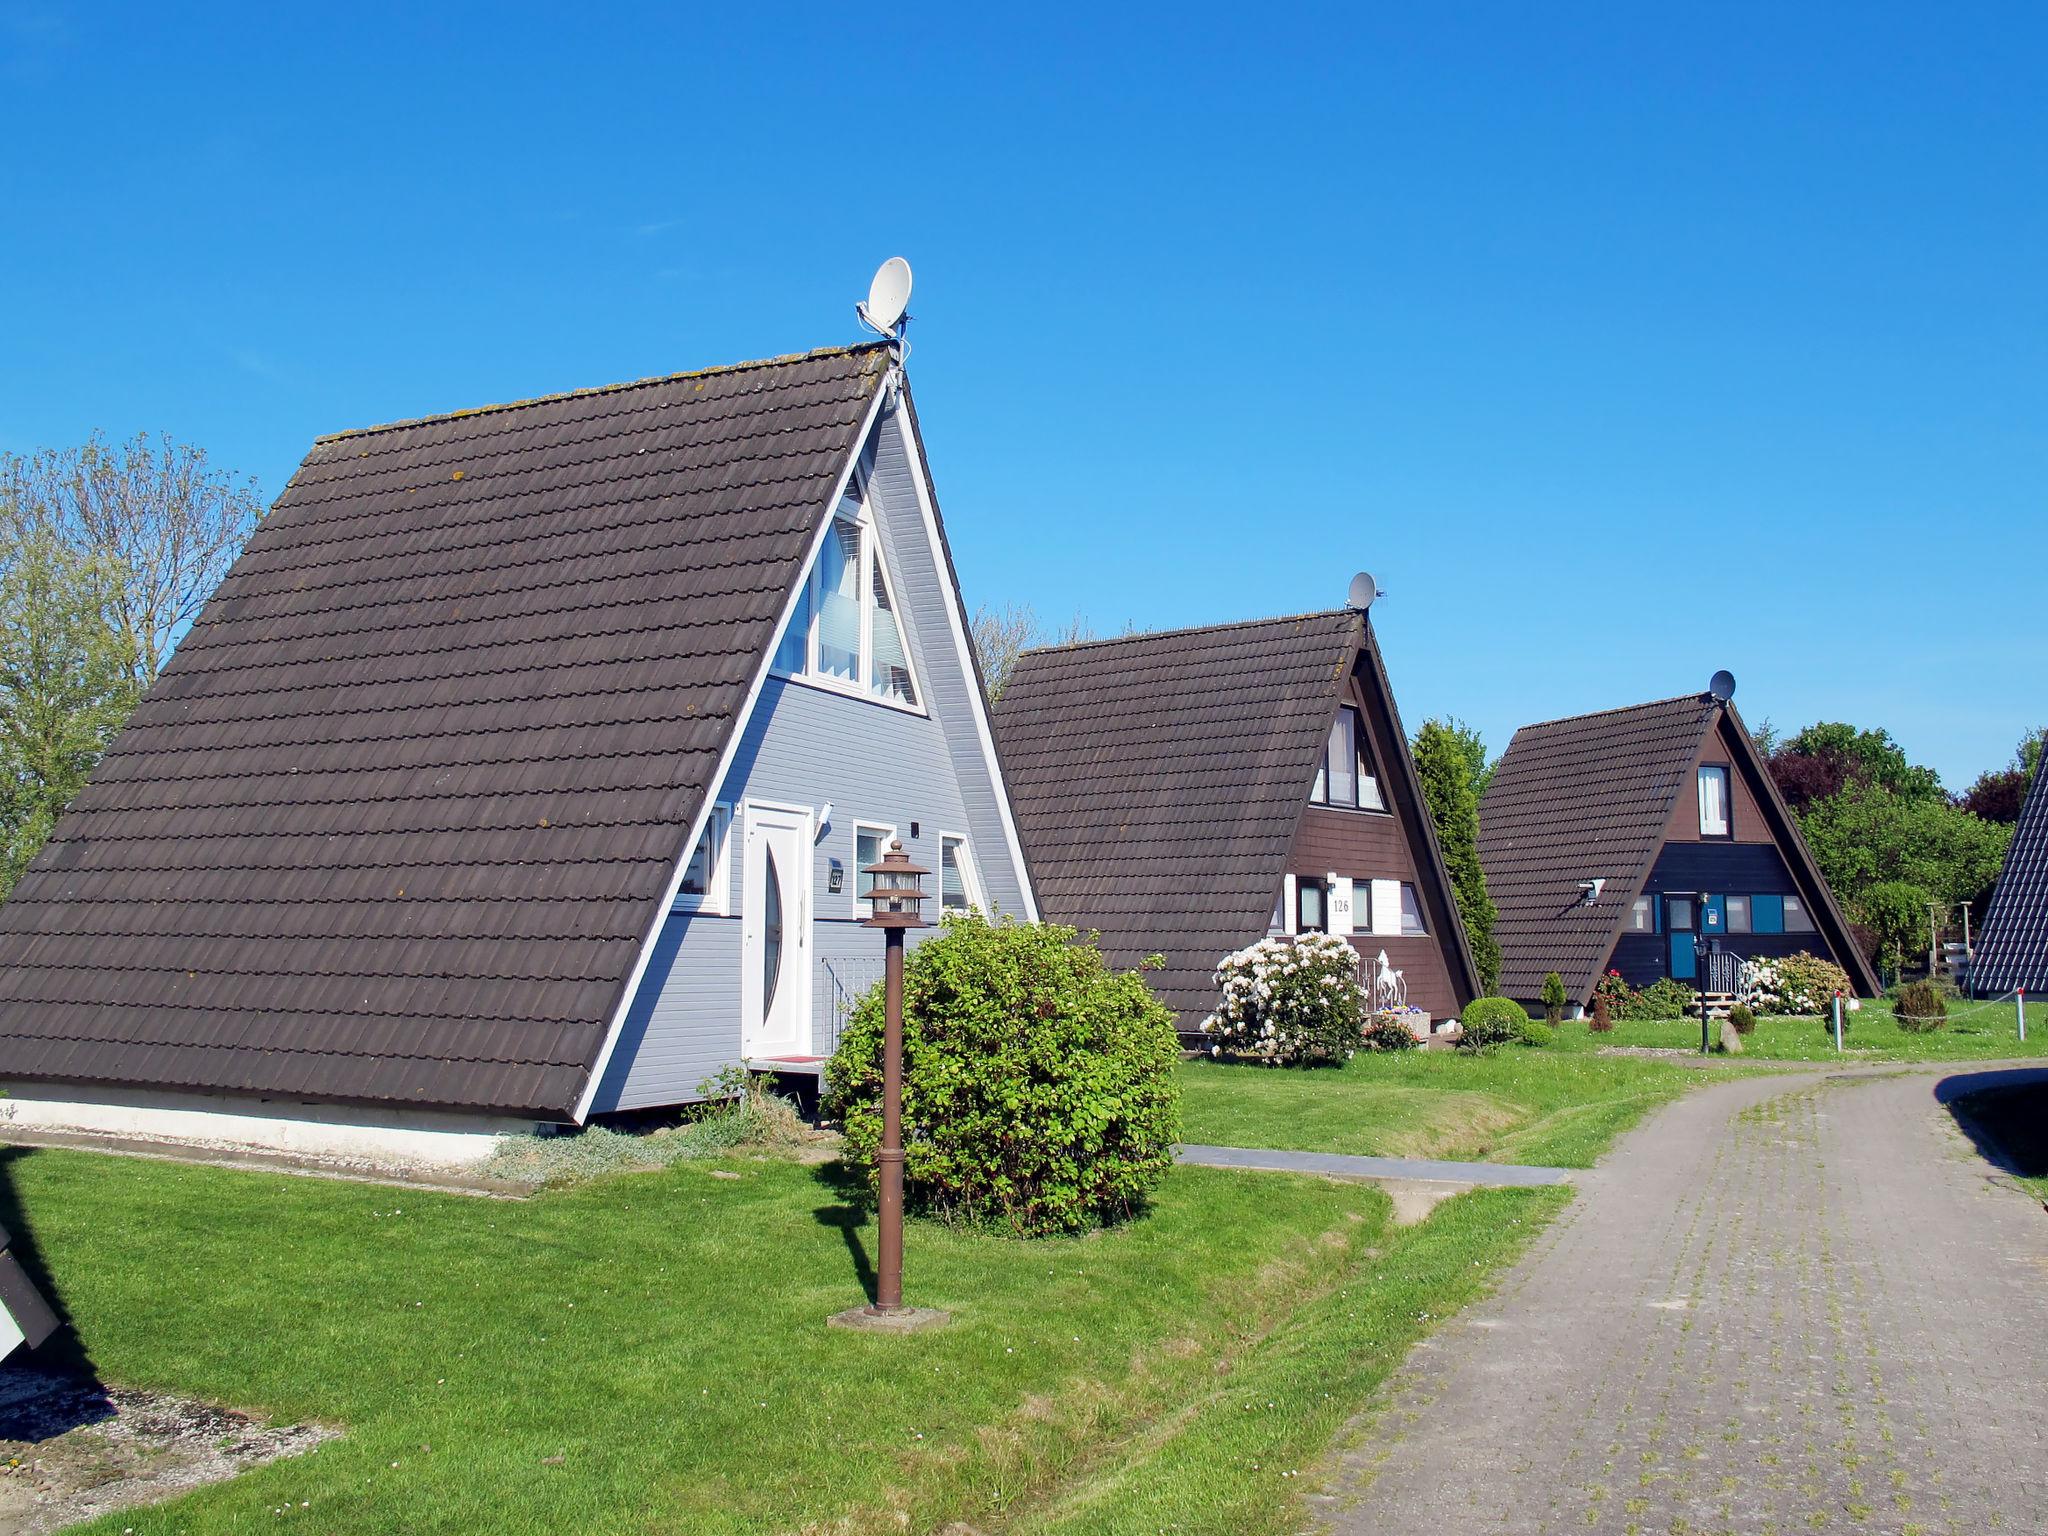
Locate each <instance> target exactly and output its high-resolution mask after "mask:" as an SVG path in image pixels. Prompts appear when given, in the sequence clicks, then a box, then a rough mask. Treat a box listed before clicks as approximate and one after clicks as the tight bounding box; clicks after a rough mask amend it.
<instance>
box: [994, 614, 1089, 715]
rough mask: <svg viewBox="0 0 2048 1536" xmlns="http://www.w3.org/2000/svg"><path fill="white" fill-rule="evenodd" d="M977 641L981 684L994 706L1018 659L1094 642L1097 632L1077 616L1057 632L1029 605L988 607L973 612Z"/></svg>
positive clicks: (1015, 667) (1014, 669)
mask: <svg viewBox="0 0 2048 1536" xmlns="http://www.w3.org/2000/svg"><path fill="white" fill-rule="evenodd" d="M968 630H969V632H970V633H971V634H972V635H973V637H974V652H975V654H976V655H977V656H979V657H980V658H981V680H982V683H983V685H984V686H985V687H986V688H987V689H988V700H989V702H990V703H991V704H993V703H994V702H995V701H996V700H997V699H999V698H1001V697H1002V696H1003V689H1004V688H1006V687H1007V686H1008V685H1009V682H1010V674H1011V673H1012V672H1014V671H1016V670H1017V658H1018V657H1020V656H1022V655H1023V654H1024V653H1025V652H1026V651H1029V650H1035V649H1037V648H1038V647H1040V646H1047V645H1079V644H1080V643H1081V642H1082V641H1084V640H1092V639H1094V638H1095V632H1094V631H1093V630H1092V629H1090V628H1089V627H1088V625H1087V623H1086V622H1085V621H1083V620H1082V619H1081V618H1080V617H1079V616H1078V615H1077V616H1076V617H1075V618H1073V619H1072V620H1070V621H1069V622H1067V623H1066V624H1064V625H1062V626H1061V627H1060V628H1058V629H1051V628H1048V627H1047V626H1046V625H1045V623H1044V622H1043V621H1041V620H1040V619H1039V617H1038V611H1037V610H1036V609H1034V608H1033V607H1032V606H1031V605H1030V604H1029V603H1005V604H1004V605H1003V606H1002V607H1000V608H991V607H989V606H988V605H987V604H986V603H984V604H982V606H981V607H979V608H977V609H975V610H974V618H973V620H972V621H971V622H970V623H969V624H968Z"/></svg>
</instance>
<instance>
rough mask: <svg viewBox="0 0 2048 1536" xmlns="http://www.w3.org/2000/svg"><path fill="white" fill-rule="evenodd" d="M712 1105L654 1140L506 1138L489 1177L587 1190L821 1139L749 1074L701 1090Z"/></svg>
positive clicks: (593, 1130) (737, 1070)
mask: <svg viewBox="0 0 2048 1536" xmlns="http://www.w3.org/2000/svg"><path fill="white" fill-rule="evenodd" d="M697 1092H698V1093H699V1094H701V1095H702V1096H703V1098H704V1102H703V1103H702V1104H699V1105H697V1106H696V1107H695V1109H694V1110H693V1111H692V1112H691V1115H690V1118H689V1119H687V1120H685V1121H684V1122H683V1123H682V1124H680V1125H671V1126H663V1127H661V1128H660V1129H658V1130H654V1131H648V1132H644V1133H642V1132H633V1131H615V1130H613V1129H611V1128H610V1127H609V1126H602V1125H592V1126H586V1127H585V1128H584V1129H582V1130H580V1131H574V1132H568V1133H561V1134H554V1135H547V1136H505V1137H501V1138H500V1139H499V1141H498V1145H497V1148H496V1150H494V1151H493V1152H492V1153H491V1157H490V1161H489V1162H487V1163H486V1164H485V1165H484V1170H483V1171H484V1172H485V1173H487V1174H489V1175H491V1176H492V1177H493V1178H502V1179H515V1180H519V1181H522V1182H532V1183H536V1184H581V1183H585V1182H588V1181H589V1180H591V1179H600V1178H605V1177H608V1176H609V1175H612V1174H618V1173H645V1172H649V1171H651V1170H653V1169H656V1168H669V1167H673V1166H674V1165H675V1164H677V1163H687V1162H695V1161H697V1160H699V1159H702V1158H710V1157H718V1156H720V1155H721V1154H723V1153H726V1152H732V1151H736V1150H737V1149H739V1148H741V1147H794V1146H800V1145H802V1144H803V1143H805V1142H807V1141H809V1140H811V1139H812V1136H813V1133H812V1132H811V1130H810V1128H809V1127H808V1126H806V1125H805V1124H804V1122H803V1118H802V1117H801V1116H800V1115H798V1114H797V1112H796V1107H795V1106H794V1105H792V1104H791V1103H790V1102H789V1101H788V1100H787V1099H780V1098H777V1097H776V1096H775V1095H774V1094H772V1093H770V1092H769V1091H768V1088H767V1085H766V1083H764V1082H763V1081H762V1080H761V1079H760V1078H758V1077H754V1076H752V1075H751V1074H750V1073H749V1072H747V1070H746V1069H745V1068H744V1067H738V1066H732V1067H727V1068H726V1069H725V1070H724V1071H723V1072H721V1073H719V1074H718V1075H717V1076H716V1077H713V1078H710V1079H708V1080H706V1081H704V1082H701V1083H699V1084H698V1085H697Z"/></svg>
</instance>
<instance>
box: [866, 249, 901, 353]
mask: <svg viewBox="0 0 2048 1536" xmlns="http://www.w3.org/2000/svg"><path fill="white" fill-rule="evenodd" d="M909 307H910V263H909V262H907V261H905V260H904V259H903V258H902V257H901V256H891V257H890V258H889V259H888V260H887V261H885V262H883V263H882V264H881V265H880V266H879V267H877V268H875V279H874V281H873V282H871V283H869V284H868V297H867V302H866V303H864V304H856V305H855V306H854V309H855V311H856V312H857V313H858V314H859V315H860V317H861V319H862V320H864V321H866V322H867V324H868V325H869V326H871V327H872V328H873V329H875V330H878V331H880V332H881V333H882V334H883V335H884V336H893V335H895V334H896V328H897V327H898V326H899V325H901V324H902V323H903V319H904V311H905V310H906V309H908V308H909Z"/></svg>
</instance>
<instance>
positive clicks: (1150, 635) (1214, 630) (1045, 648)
mask: <svg viewBox="0 0 2048 1536" xmlns="http://www.w3.org/2000/svg"><path fill="white" fill-rule="evenodd" d="M1355 611H1356V610H1354V609H1350V608H1324V609H1319V610H1317V611H1314V612H1311V613H1280V614H1274V615H1272V616H1271V617H1269V618H1263V619H1232V620H1230V621H1229V622H1228V623H1225V624H1185V625H1182V626H1180V627H1179V628H1177V629H1143V630H1135V631H1133V632H1131V633H1129V634H1123V635H1104V636H1102V637H1100V638H1098V639H1094V640H1069V641H1067V642H1065V643H1064V644H1061V645H1034V646H1031V647H1029V648H1027V649H1026V650H1023V651H1020V652H1019V653H1018V654H1019V655H1020V656H1048V655H1051V654H1052V653H1054V652H1056V651H1083V650H1087V649H1089V648H1090V647H1091V646H1098V645H1128V644H1130V643H1131V642H1132V641H1134V640H1165V639H1170V638H1172V637H1173V636H1175V635H1213V634H1221V633H1222V632H1223V631H1224V630H1227V629H1255V628H1258V627H1259V626H1261V625H1266V624H1295V623H1299V622H1300V621H1301V620H1303V619H1335V618H1342V617H1345V616H1346V615H1349V614H1351V613H1353V612H1355Z"/></svg>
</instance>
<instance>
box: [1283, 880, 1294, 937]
mask: <svg viewBox="0 0 2048 1536" xmlns="http://www.w3.org/2000/svg"><path fill="white" fill-rule="evenodd" d="M1280 912H1281V916H1282V919H1283V927H1282V931H1283V932H1286V933H1292V932H1294V925H1295V921H1296V915H1295V910H1294V876H1292V875H1282V876H1281V877H1280Z"/></svg>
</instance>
